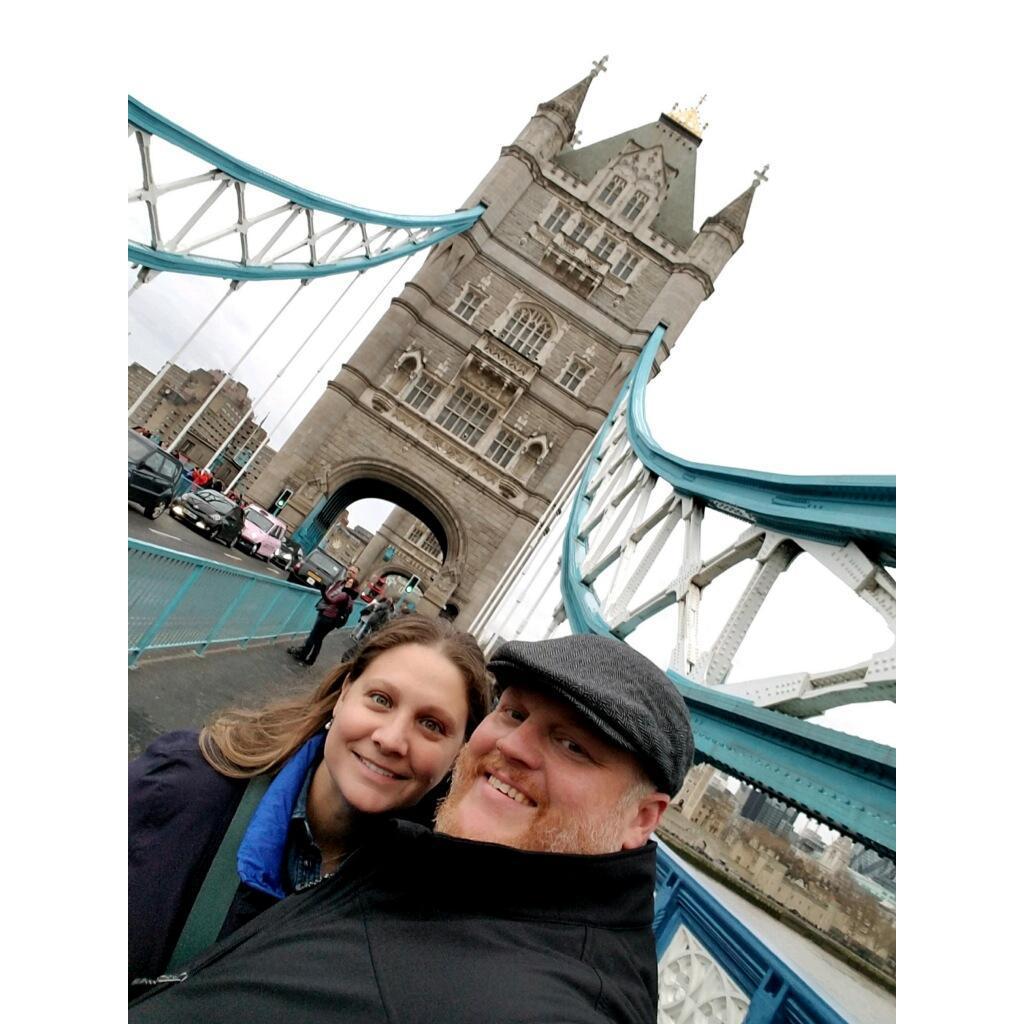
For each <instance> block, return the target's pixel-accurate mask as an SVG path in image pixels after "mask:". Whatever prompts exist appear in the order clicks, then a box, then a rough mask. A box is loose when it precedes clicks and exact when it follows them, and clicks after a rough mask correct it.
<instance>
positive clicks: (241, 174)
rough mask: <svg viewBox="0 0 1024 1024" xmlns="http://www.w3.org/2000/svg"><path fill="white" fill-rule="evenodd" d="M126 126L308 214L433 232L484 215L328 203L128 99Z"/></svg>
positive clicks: (475, 209) (476, 211) (476, 210)
mask: <svg viewBox="0 0 1024 1024" xmlns="http://www.w3.org/2000/svg"><path fill="white" fill-rule="evenodd" d="M128 123H129V124H131V125H133V126H134V127H136V128H141V129H142V130H143V131H146V132H149V133H150V135H156V136H157V137H158V138H161V139H163V140H164V141H165V142H170V143H171V144H172V145H174V146H177V147H178V148H179V149H183V150H185V151H186V152H187V153H191V154H192V155H193V156H196V157H199V159H200V160H205V161H206V162H207V163H209V164H211V165H212V166H213V167H216V168H217V169H218V170H220V171H224V172H225V173H227V174H229V175H230V176H231V177H232V178H235V179H236V180H237V181H244V182H246V184H249V185H255V186H256V187H257V188H262V189H265V190H266V191H267V192H273V193H274V194H275V195H279V196H281V198H282V199H288V200H289V201H291V202H293V203H297V204H298V205H299V206H304V207H308V208H309V209H311V210H323V212H324V213H334V214H337V215H338V216H339V217H346V218H348V219H349V220H356V221H365V222H366V223H369V224H386V225H387V226H388V227H393V228H432V227H455V226H460V227H461V228H466V227H468V226H469V225H470V224H472V223H474V222H475V221H476V220H478V219H479V218H480V216H481V215H482V214H483V212H484V207H483V206H475V207H473V209H472V210H456V211H455V212H454V213H439V214H436V215H426V216H423V215H416V214H406V213H381V212H380V211H379V210H370V209H367V208H366V207H363V206H353V205H352V204H351V203H343V202H339V201H338V200H337V199H329V198H328V197H327V196H322V195H320V194H319V193H317V192H310V191H309V189H305V188H300V187H299V186H298V185H293V184H291V182H288V181H285V180H284V179H283V178H278V177H276V176H275V175H273V174H268V173H267V172H266V171H261V170H260V169H259V168H258V167H253V166H252V164H247V163H246V162H245V161H244V160H239V159H237V158H236V157H233V156H230V155H229V154H228V153H225V152H224V150H222V149H218V148H217V147H216V146H213V145H211V144H210V143H209V142H205V141H204V140H203V139H201V138H199V136H198V135H193V134H192V133H191V132H189V131H186V130H185V129H184V128H181V127H179V126H178V125H176V124H175V123H174V122H173V121H169V120H168V119H167V118H166V117H164V116H163V115H161V114H158V113H157V112H156V111H155V110H150V109H149V107H146V106H143V104H141V103H140V102H139V101H138V100H136V99H133V98H132V97H131V96H129V97H128Z"/></svg>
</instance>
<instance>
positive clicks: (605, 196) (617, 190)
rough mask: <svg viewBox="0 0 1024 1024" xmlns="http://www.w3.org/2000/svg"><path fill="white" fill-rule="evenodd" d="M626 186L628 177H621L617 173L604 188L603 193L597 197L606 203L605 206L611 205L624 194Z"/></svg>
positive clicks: (599, 200)
mask: <svg viewBox="0 0 1024 1024" xmlns="http://www.w3.org/2000/svg"><path fill="white" fill-rule="evenodd" d="M625 187H626V179H625V178H620V177H619V176H618V175H617V174H616V175H614V176H613V177H612V179H611V181H609V182H608V184H607V185H605V187H604V188H603V189H601V194H600V195H599V196H598V197H597V201H598V202H599V203H604V204H605V206H611V205H612V204H613V203H614V202H615V200H616V199H618V198H619V196H621V195H622V190H623V189H624V188H625Z"/></svg>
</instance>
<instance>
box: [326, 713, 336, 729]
mask: <svg viewBox="0 0 1024 1024" xmlns="http://www.w3.org/2000/svg"><path fill="white" fill-rule="evenodd" d="M333 721H334V716H333V715H331V717H330V718H328V719H327V724H326V725H325V726H324V732H326V731H327V730H328V729H330V727H331V722H333Z"/></svg>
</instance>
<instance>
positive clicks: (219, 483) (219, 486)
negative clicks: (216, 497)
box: [210, 480, 224, 494]
mask: <svg viewBox="0 0 1024 1024" xmlns="http://www.w3.org/2000/svg"><path fill="white" fill-rule="evenodd" d="M210 487H211V489H212V490H215V491H218V492H219V493H220V494H223V493H224V481H223V480H214V481H213V483H212V484H210Z"/></svg>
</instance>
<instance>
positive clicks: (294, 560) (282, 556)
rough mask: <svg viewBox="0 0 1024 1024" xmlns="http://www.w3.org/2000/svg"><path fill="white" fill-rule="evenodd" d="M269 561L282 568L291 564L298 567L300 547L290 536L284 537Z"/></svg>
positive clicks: (288, 567)
mask: <svg viewBox="0 0 1024 1024" xmlns="http://www.w3.org/2000/svg"><path fill="white" fill-rule="evenodd" d="M270 561H271V562H273V563H274V565H279V566H280V567H281V568H282V569H291V568H292V566H294V567H295V568H296V569H298V568H299V566H300V565H302V548H301V547H299V545H298V544H296V543H295V541H293V540H292V539H291V537H285V539H284V540H283V541H281V547H280V548H279V549H278V552H277V554H276V555H272V556H271V558H270Z"/></svg>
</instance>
